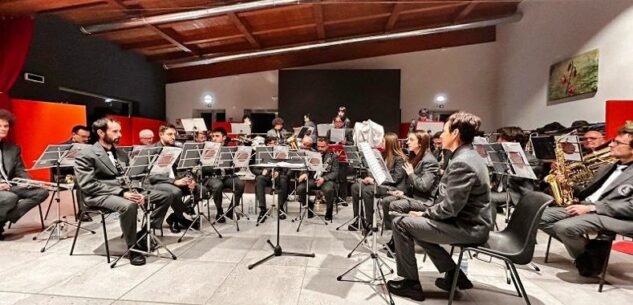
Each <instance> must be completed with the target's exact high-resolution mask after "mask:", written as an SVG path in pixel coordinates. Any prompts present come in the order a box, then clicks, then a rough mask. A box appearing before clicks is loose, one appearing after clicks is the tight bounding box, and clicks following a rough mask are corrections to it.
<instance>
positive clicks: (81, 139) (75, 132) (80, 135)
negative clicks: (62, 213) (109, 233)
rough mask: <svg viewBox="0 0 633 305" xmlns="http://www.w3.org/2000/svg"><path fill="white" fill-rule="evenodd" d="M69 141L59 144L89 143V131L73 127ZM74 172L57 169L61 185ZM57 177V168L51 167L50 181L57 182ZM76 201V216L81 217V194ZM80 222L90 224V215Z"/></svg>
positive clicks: (66, 168) (83, 217) (70, 169)
mask: <svg viewBox="0 0 633 305" xmlns="http://www.w3.org/2000/svg"><path fill="white" fill-rule="evenodd" d="M70 134H71V135H70V139H68V140H67V141H66V142H63V143H61V144H75V143H78V144H88V142H89V141H90V129H89V128H88V127H87V126H84V125H76V126H74V127H73V128H72V129H71V131H70ZM74 175H75V172H74V170H73V167H72V166H65V167H60V168H59V178H60V179H61V181H60V182H61V183H65V181H64V180H65V178H66V177H67V176H74ZM57 179H58V177H57V168H56V167H53V168H51V181H57ZM77 201H78V202H79V204H78V207H79V209H78V211H77V216H79V215H82V214H81V212H82V211H83V210H84V207H83V203H82V200H81V194H80V193H79V192H78V193H77ZM81 221H83V222H90V221H92V217H90V215H88V214H83V216H82V218H81Z"/></svg>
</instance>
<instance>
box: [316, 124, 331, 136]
mask: <svg viewBox="0 0 633 305" xmlns="http://www.w3.org/2000/svg"><path fill="white" fill-rule="evenodd" d="M331 128H332V124H318V125H317V136H319V137H325V136H326V135H327V131H328V130H330V129H331Z"/></svg>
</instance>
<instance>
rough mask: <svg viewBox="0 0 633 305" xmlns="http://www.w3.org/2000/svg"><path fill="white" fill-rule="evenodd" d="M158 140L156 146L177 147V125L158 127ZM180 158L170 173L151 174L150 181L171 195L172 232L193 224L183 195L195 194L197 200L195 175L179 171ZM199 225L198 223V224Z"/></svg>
mask: <svg viewBox="0 0 633 305" xmlns="http://www.w3.org/2000/svg"><path fill="white" fill-rule="evenodd" d="M158 139H159V140H158V142H156V144H154V146H155V147H175V143H176V126H174V125H171V124H170V125H161V126H160V127H159V128H158ZM178 160H180V156H179V157H178V159H177V160H176V162H174V166H173V168H172V171H171V173H170V174H169V175H167V174H160V175H151V176H149V179H148V180H149V183H150V185H151V187H152V188H153V189H155V190H159V191H161V192H165V193H168V194H170V195H171V200H172V201H171V202H170V206H171V208H172V210H174V212H173V213H172V214H170V215H169V217H167V224H168V225H169V230H170V231H171V232H172V233H179V232H180V229H181V227H183V228H188V227H189V226H190V225H191V220H189V219H187V218H186V217H185V215H184V214H185V212H186V211H187V207H186V205H185V204H184V202H183V201H182V197H183V196H184V195H185V194H191V193H192V194H193V197H194V202H196V199H197V195H198V193H199V191H198V192H196V191H195V190H196V181H195V180H194V179H193V177H189V176H186V175H183V173H179V172H178V171H177V167H178ZM196 226H198V224H196Z"/></svg>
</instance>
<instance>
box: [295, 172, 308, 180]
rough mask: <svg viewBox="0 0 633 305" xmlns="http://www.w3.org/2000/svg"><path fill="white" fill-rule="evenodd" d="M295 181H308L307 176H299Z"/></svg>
mask: <svg viewBox="0 0 633 305" xmlns="http://www.w3.org/2000/svg"><path fill="white" fill-rule="evenodd" d="M297 179H298V181H299V182H303V181H306V179H308V174H301V175H300V176H299V178H297Z"/></svg>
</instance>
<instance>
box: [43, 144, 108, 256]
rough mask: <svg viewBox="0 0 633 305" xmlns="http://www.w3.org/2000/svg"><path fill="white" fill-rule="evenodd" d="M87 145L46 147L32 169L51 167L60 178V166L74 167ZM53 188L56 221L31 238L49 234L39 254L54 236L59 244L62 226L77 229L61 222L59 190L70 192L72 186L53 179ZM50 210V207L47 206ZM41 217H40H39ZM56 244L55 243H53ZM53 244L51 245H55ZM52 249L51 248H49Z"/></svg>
mask: <svg viewBox="0 0 633 305" xmlns="http://www.w3.org/2000/svg"><path fill="white" fill-rule="evenodd" d="M87 146H89V145H85V144H62V145H48V146H47V147H46V149H45V150H44V152H42V155H41V156H40V157H39V159H38V160H37V161H35V165H34V166H33V168H32V169H44V168H51V167H55V174H56V175H57V177H60V176H61V167H62V166H73V165H74V161H75V157H76V156H77V154H78V153H79V152H80V151H81V150H82V149H83V148H86V147H87ZM55 180H56V182H55V188H54V192H53V196H52V197H51V203H50V204H51V205H52V200H53V198H55V202H56V203H57V209H56V210H57V219H56V220H55V221H53V223H52V224H50V225H49V226H48V227H47V228H46V229H44V230H43V231H42V232H40V233H39V234H38V235H37V236H34V237H33V240H37V239H38V237H39V236H40V235H42V234H44V233H46V232H49V235H48V238H46V243H45V244H44V247H42V249H40V252H44V251H46V247H47V246H48V243H49V242H50V240H51V238H52V237H53V235H54V234H56V235H57V241H58V242H59V241H60V240H61V239H62V234H61V233H62V232H61V229H62V225H69V226H73V227H77V225H76V224H73V223H70V222H68V221H66V220H63V219H62V218H61V190H71V191H72V189H73V187H74V186H73V185H70V186H66V187H63V186H62V184H61V182H60V179H55ZM71 197H72V198H73V207H74V199H75V198H74V196H72V194H71ZM49 208H50V206H49ZM40 217H41V215H40ZM81 229H82V230H84V231H87V232H90V233H92V234H96V232H95V231H91V230H88V229H86V228H81ZM55 244H56V243H55ZM55 244H53V245H55ZM51 247H52V246H51Z"/></svg>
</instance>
